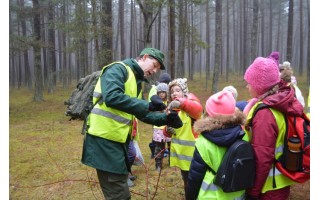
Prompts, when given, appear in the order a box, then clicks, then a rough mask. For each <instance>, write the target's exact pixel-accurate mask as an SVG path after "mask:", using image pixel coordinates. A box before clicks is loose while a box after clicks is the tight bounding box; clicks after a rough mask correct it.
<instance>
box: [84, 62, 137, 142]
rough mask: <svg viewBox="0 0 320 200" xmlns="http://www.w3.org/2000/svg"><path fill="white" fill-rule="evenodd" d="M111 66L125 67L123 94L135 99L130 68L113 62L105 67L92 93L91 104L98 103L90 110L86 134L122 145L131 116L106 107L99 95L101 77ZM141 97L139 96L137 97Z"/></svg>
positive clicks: (133, 80)
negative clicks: (126, 76) (125, 75)
mask: <svg viewBox="0 0 320 200" xmlns="http://www.w3.org/2000/svg"><path fill="white" fill-rule="evenodd" d="M113 64H121V65H123V66H125V67H126V69H127V72H128V78H127V81H126V82H125V83H124V88H125V91H124V94H126V95H128V96H130V97H137V83H136V78H135V76H134V73H133V71H132V70H131V68H130V67H129V66H128V65H126V64H125V63H123V62H114V63H111V64H110V65H107V66H105V67H104V68H103V69H102V70H101V74H100V77H99V79H98V81H97V84H96V86H95V89H94V93H93V104H95V103H96V102H97V101H98V100H99V99H100V100H99V102H98V103H97V104H96V105H95V106H94V108H93V109H92V111H91V113H90V115H89V117H88V126H89V129H88V134H91V135H94V136H98V137H102V138H105V139H108V140H112V141H115V142H120V143H124V142H125V141H126V139H127V137H128V134H130V133H131V128H132V122H133V121H132V120H133V115H131V114H129V113H126V112H123V111H120V110H117V109H113V108H110V107H107V106H106V105H105V102H104V101H103V100H102V94H101V75H102V74H103V72H104V70H106V68H107V67H109V66H111V65H113ZM139 97H141V95H139Z"/></svg>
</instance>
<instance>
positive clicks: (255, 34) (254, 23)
mask: <svg viewBox="0 0 320 200" xmlns="http://www.w3.org/2000/svg"><path fill="white" fill-rule="evenodd" d="M258 12H259V2H258V1H253V16H252V18H253V21H252V28H251V53H250V62H252V61H253V60H254V58H256V57H257V41H258Z"/></svg>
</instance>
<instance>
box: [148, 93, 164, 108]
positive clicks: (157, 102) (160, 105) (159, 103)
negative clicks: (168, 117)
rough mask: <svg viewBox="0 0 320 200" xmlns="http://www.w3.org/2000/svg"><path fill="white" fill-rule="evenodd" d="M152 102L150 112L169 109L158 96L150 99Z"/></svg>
mask: <svg viewBox="0 0 320 200" xmlns="http://www.w3.org/2000/svg"><path fill="white" fill-rule="evenodd" d="M150 100H151V102H150V103H149V110H150V111H162V110H164V109H166V107H167V106H166V105H165V104H164V103H163V101H162V99H161V98H160V97H159V96H158V95H153V96H152V97H151V98H150Z"/></svg>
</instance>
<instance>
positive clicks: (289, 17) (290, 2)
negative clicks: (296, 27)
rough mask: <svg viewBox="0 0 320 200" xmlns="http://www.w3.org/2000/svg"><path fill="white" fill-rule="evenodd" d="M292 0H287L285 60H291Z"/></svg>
mask: <svg viewBox="0 0 320 200" xmlns="http://www.w3.org/2000/svg"><path fill="white" fill-rule="evenodd" d="M292 30H293V0H289V16H288V33H287V34H288V36H287V60H288V61H289V62H292V61H291V57H292V35H293V32H292Z"/></svg>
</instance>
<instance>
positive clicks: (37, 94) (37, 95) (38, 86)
mask: <svg viewBox="0 0 320 200" xmlns="http://www.w3.org/2000/svg"><path fill="white" fill-rule="evenodd" d="M32 4H33V12H34V18H33V24H34V38H35V42H34V45H33V49H34V55H35V56H34V65H35V66H34V77H35V85H34V88H35V90H34V97H33V100H34V101H35V102H39V101H43V94H42V71H41V46H40V44H39V43H40V41H41V30H40V5H39V1H38V0H32Z"/></svg>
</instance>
